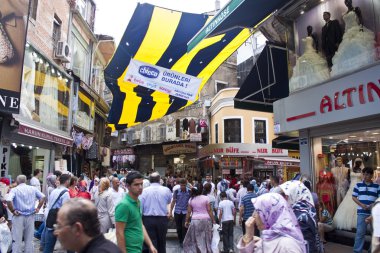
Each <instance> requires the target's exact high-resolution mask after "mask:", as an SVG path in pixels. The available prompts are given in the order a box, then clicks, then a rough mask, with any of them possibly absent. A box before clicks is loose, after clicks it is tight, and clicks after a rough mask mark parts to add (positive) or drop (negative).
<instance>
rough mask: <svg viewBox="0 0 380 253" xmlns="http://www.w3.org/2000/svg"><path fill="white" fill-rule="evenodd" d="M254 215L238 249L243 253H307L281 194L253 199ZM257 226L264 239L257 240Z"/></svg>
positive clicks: (247, 225) (248, 221) (298, 228)
mask: <svg viewBox="0 0 380 253" xmlns="http://www.w3.org/2000/svg"><path fill="white" fill-rule="evenodd" d="M252 203H253V206H254V207H255V212H254V213H253V215H252V217H250V218H249V219H248V220H247V221H246V223H245V224H246V233H245V235H244V236H243V237H242V238H241V239H240V240H239V243H238V245H237V247H238V249H239V250H240V253H252V252H254V253H267V252H271V253H285V252H286V253H306V252H307V251H306V247H305V241H304V238H303V236H302V232H301V230H300V227H299V224H298V222H297V219H296V217H295V215H294V213H293V211H292V209H291V207H289V205H288V203H287V202H286V200H285V199H284V198H283V197H282V196H281V195H280V194H278V193H267V194H263V195H261V196H259V197H257V198H254V199H252ZM254 225H256V226H257V228H258V229H259V230H260V231H261V238H258V237H254V233H255V231H254V227H255V226H254Z"/></svg>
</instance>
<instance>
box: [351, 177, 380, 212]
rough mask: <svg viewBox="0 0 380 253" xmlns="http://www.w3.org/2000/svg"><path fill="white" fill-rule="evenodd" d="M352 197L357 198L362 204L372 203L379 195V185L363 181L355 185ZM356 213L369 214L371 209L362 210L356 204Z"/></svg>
mask: <svg viewBox="0 0 380 253" xmlns="http://www.w3.org/2000/svg"><path fill="white" fill-rule="evenodd" d="M352 197H355V198H357V199H358V200H359V201H360V202H361V203H363V204H364V205H371V204H373V203H374V202H375V201H376V199H377V198H378V197H380V186H379V185H378V184H375V183H373V182H371V183H369V184H366V183H365V182H364V181H363V182H359V183H357V184H356V185H355V188H354V191H353V193H352ZM358 214H364V215H371V210H364V209H363V208H362V207H361V206H358Z"/></svg>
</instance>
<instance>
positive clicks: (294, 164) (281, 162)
mask: <svg viewBox="0 0 380 253" xmlns="http://www.w3.org/2000/svg"><path fill="white" fill-rule="evenodd" d="M265 165H277V166H300V163H295V162H287V161H268V160H266V161H265Z"/></svg>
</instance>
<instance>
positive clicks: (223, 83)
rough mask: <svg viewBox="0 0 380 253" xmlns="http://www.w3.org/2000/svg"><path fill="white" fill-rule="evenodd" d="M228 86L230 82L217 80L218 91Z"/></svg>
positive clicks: (216, 88)
mask: <svg viewBox="0 0 380 253" xmlns="http://www.w3.org/2000/svg"><path fill="white" fill-rule="evenodd" d="M227 87H228V83H226V82H222V81H215V92H216V93H218V92H219V91H221V90H223V89H225V88H227Z"/></svg>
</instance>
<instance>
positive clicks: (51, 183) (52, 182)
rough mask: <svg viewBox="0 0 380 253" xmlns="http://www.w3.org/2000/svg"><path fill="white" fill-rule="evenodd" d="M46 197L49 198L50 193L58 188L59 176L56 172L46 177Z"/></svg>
mask: <svg viewBox="0 0 380 253" xmlns="http://www.w3.org/2000/svg"><path fill="white" fill-rule="evenodd" d="M46 184H47V188H46V194H47V196H46V199H49V196H50V193H51V192H52V191H53V190H54V189H55V188H57V176H56V175H54V174H50V175H49V176H47V177H46Z"/></svg>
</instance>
